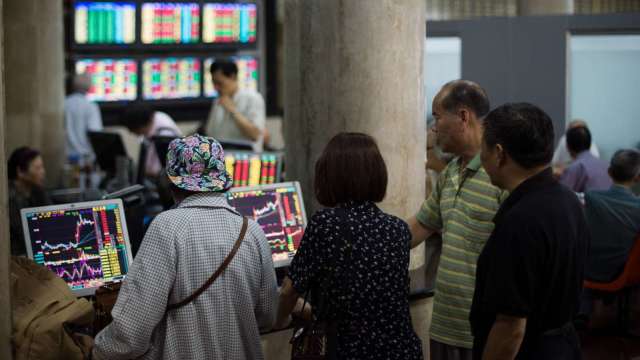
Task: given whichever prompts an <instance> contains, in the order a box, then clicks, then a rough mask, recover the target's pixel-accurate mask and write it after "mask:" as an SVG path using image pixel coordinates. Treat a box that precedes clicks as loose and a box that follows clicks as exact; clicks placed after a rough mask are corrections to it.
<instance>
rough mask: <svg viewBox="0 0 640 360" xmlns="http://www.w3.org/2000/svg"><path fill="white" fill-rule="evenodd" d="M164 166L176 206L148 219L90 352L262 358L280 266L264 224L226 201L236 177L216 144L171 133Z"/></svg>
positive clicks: (142, 356)
mask: <svg viewBox="0 0 640 360" xmlns="http://www.w3.org/2000/svg"><path fill="white" fill-rule="evenodd" d="M166 175H167V176H168V178H169V180H170V181H171V184H172V185H171V188H172V192H173V195H174V197H175V200H176V202H177V206H176V208H174V209H172V210H168V211H165V212H163V213H161V214H159V215H158V216H157V217H156V218H155V219H154V220H153V222H152V223H151V226H150V227H149V230H148V231H147V233H146V235H145V237H144V241H143V242H142V246H141V247H140V251H139V252H138V253H137V255H136V258H135V260H134V261H133V264H132V265H131V268H130V269H129V273H128V274H127V277H126V278H125V279H124V281H123V283H122V288H121V290H120V293H119V294H118V300H117V302H116V304H115V307H114V308H113V311H112V314H113V322H112V323H111V324H110V325H109V326H107V327H106V328H105V329H104V330H102V331H101V332H100V333H99V334H98V335H97V336H96V339H95V347H94V348H93V359H96V360H99V359H256V360H260V359H263V358H264V356H263V353H262V347H261V346H260V331H266V330H269V329H270V328H271V326H272V325H273V322H274V320H275V316H276V306H277V300H278V289H277V283H276V274H275V269H274V267H273V261H272V258H271V249H270V247H269V243H268V242H267V238H266V237H265V235H264V232H263V231H262V229H261V228H260V225H258V224H257V223H256V222H255V221H253V220H248V219H246V218H243V217H242V216H241V215H240V213H238V212H237V211H236V210H235V209H234V208H232V207H231V206H230V205H229V204H228V202H227V198H226V195H225V193H226V192H227V191H228V190H229V188H231V185H232V180H231V177H230V176H229V174H228V173H227V171H226V168H225V164H224V151H223V149H222V147H221V146H220V143H218V142H217V141H216V140H214V139H212V138H208V137H204V136H200V135H194V136H189V137H186V138H182V139H176V140H174V141H172V142H171V144H170V145H169V153H168V155H167V170H166ZM234 255H235V256H234ZM225 259H229V261H228V262H225ZM221 264H227V266H226V268H223V267H221ZM216 269H218V270H216ZM219 271H221V272H220V273H219ZM216 273H219V274H220V276H219V277H216V278H212V274H216ZM211 279H214V280H213V282H212V283H211V284H210V286H209V287H208V288H204V287H203V284H205V283H208V280H211ZM199 289H201V290H203V291H202V292H198V290H199ZM193 296H196V297H195V299H193ZM189 299H191V300H192V301H190V302H188V303H187V304H186V305H184V306H182V307H180V308H175V307H176V305H178V304H181V303H182V304H183V303H185V302H186V300H189Z"/></svg>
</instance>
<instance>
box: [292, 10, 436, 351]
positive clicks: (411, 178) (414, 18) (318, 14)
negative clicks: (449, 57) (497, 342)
mask: <svg viewBox="0 0 640 360" xmlns="http://www.w3.org/2000/svg"><path fill="white" fill-rule="evenodd" d="M425 36H426V28H425V2H424V0H375V1H371V0H322V1H307V0H286V1H285V26H284V37H285V39H284V53H285V59H284V67H285V84H284V85H285V99H284V102H285V116H284V124H283V125H284V134H285V142H286V159H287V164H286V166H287V169H286V172H287V178H288V179H289V180H298V181H300V183H301V185H302V188H303V191H304V194H305V202H306V204H307V208H308V210H309V212H310V213H313V211H314V210H316V209H317V208H318V204H317V202H316V200H315V199H314V196H313V175H314V165H315V162H316V160H317V159H318V157H319V155H320V153H321V152H322V150H323V148H324V147H325V145H326V144H327V142H328V141H329V139H330V138H331V137H333V136H334V135H335V134H337V133H339V132H341V131H358V132H364V133H367V134H370V135H372V136H373V137H375V138H376V140H377V141H378V145H379V146H380V150H381V151H382V154H383V156H384V159H385V162H386V165H387V168H388V171H389V187H388V190H387V197H386V198H385V200H384V202H383V203H382V204H381V207H382V209H383V210H385V211H386V212H388V213H391V214H394V215H397V216H399V217H401V218H407V217H409V216H411V215H413V214H415V212H416V211H417V210H418V208H419V207H420V205H421V203H422V201H423V200H424V191H425V189H424V186H425V169H424V160H425V142H426V133H425V123H426V121H425V119H426V118H425V109H424V104H425V101H424V88H423V50H424V48H423V47H424V39H425ZM411 260H412V263H411V268H412V270H413V271H412V277H413V278H414V279H415V277H416V276H420V275H422V273H423V272H424V268H423V266H424V248H423V247H422V246H420V247H419V248H417V249H414V250H413V251H412V259H411ZM418 282H419V281H418ZM429 303H430V301H422V302H419V305H418V306H419V308H416V305H414V306H413V308H412V314H413V320H414V326H415V327H416V331H417V332H418V334H419V335H420V336H421V337H422V338H423V340H426V339H427V333H428V326H429V323H430V321H429V313H430V312H429V311H428V310H427V307H428V304H429ZM427 344H428V342H425V343H424V345H425V348H426V346H427Z"/></svg>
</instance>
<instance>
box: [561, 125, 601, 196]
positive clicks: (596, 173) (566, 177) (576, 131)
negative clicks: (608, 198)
mask: <svg viewBox="0 0 640 360" xmlns="http://www.w3.org/2000/svg"><path fill="white" fill-rule="evenodd" d="M566 136H567V149H568V150H569V153H570V154H571V157H572V158H573V159H574V161H573V162H572V163H571V165H569V167H568V168H567V169H566V170H565V171H564V172H563V173H562V175H561V176H560V183H561V184H563V185H565V186H566V187H568V188H569V189H571V190H573V191H574V192H577V193H583V192H585V191H589V190H606V189H608V188H609V187H610V186H611V178H610V177H609V173H608V172H607V163H606V162H604V161H603V160H600V159H598V158H596V157H595V156H593V154H591V152H590V150H589V149H590V148H591V132H589V129H587V128H586V127H574V128H571V129H569V130H568V131H567V135H566Z"/></svg>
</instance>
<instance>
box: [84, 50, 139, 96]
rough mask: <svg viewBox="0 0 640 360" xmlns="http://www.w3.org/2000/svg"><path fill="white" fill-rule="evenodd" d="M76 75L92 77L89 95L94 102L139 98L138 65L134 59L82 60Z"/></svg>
mask: <svg viewBox="0 0 640 360" xmlns="http://www.w3.org/2000/svg"><path fill="white" fill-rule="evenodd" d="M75 67H76V69H75V71H76V74H87V75H89V76H90V77H91V87H90V88H89V92H88V93H87V97H88V99H89V100H93V101H130V100H135V99H136V97H137V96H138V63H137V62H136V61H135V60H133V59H115V58H114V59H106V58H103V59H81V60H78V61H76V65H75Z"/></svg>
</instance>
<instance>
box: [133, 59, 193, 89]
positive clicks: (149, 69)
mask: <svg viewBox="0 0 640 360" xmlns="http://www.w3.org/2000/svg"><path fill="white" fill-rule="evenodd" d="M199 96H200V60H199V59H197V58H195V57H179V58H178V57H169V58H150V59H146V60H144V61H143V62H142V97H143V98H144V99H145V100H161V99H183V98H195V97H199Z"/></svg>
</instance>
